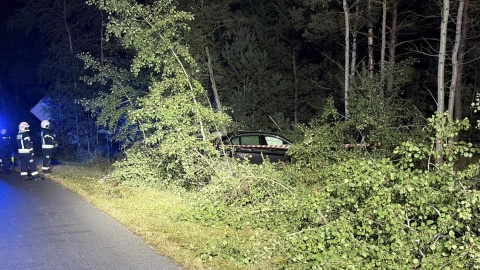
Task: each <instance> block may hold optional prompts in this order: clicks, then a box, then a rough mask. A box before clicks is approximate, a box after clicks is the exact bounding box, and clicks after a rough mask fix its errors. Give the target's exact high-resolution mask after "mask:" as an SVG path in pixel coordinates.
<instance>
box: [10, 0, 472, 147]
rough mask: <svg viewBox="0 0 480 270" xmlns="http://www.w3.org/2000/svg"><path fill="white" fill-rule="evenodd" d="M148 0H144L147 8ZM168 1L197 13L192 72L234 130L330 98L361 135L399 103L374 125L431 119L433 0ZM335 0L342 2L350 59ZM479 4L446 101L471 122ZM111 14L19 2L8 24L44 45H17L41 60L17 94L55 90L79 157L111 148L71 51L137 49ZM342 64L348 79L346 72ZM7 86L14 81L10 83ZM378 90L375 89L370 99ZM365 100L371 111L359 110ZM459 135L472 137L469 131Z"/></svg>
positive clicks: (67, 141) (95, 89) (123, 62)
mask: <svg viewBox="0 0 480 270" xmlns="http://www.w3.org/2000/svg"><path fill="white" fill-rule="evenodd" d="M94 2H95V1H92V2H91V3H94ZM133 2H135V1H133ZM140 2H141V1H140ZM150 2H151V3H150ZM154 2H155V1H147V2H145V3H146V5H147V6H148V5H153V3H154ZM450 2H452V4H451V7H450V10H451V12H450V15H449V18H448V19H449V20H448V29H447V30H448V31H447V48H446V64H447V65H446V69H445V73H444V76H445V89H446V91H445V93H446V97H447V98H445V99H444V100H445V104H447V101H448V96H449V93H450V92H452V89H450V88H449V87H450V85H451V78H452V71H453V69H452V64H451V63H452V52H453V49H454V43H455V37H456V36H455V34H456V28H455V26H456V18H457V16H458V14H456V12H455V11H456V10H457V9H458V3H459V2H458V1H450ZM169 3H170V4H171V5H176V6H177V7H178V9H180V10H184V11H187V12H189V13H191V14H192V15H193V16H194V19H193V20H189V22H188V24H189V26H190V30H189V31H187V32H185V33H184V35H183V37H182V39H183V41H182V42H184V43H186V44H188V48H189V50H190V52H191V54H192V56H193V57H194V58H195V59H196V61H197V63H198V68H199V71H200V73H199V80H200V82H201V84H202V85H203V87H204V88H205V89H206V90H207V91H208V95H209V100H210V102H211V104H212V106H214V107H215V108H217V109H221V110H222V111H225V112H228V114H229V115H230V116H232V117H233V119H234V120H235V121H237V123H238V125H237V127H236V128H241V129H254V130H271V131H279V132H283V133H287V134H288V132H289V130H292V127H293V126H294V125H295V124H301V123H309V122H310V121H311V120H312V119H314V118H316V117H319V116H320V115H321V114H322V108H323V107H324V106H325V104H326V100H327V98H329V97H332V98H333V99H334V102H335V106H336V107H337V109H338V110H339V111H340V112H341V114H342V115H343V116H344V117H345V118H347V117H348V118H349V119H352V120H355V121H359V122H363V123H364V124H363V126H362V127H360V130H358V131H356V132H357V133H362V132H363V133H364V134H366V133H368V130H369V129H371V128H372V126H375V125H376V122H378V116H375V114H383V113H384V112H385V111H392V112H395V113H398V110H399V108H398V107H403V108H404V110H406V111H407V112H408V114H411V115H410V116H408V117H405V118H403V119H396V120H392V119H390V120H389V123H382V124H384V125H396V126H399V125H405V126H408V125H415V124H417V123H415V121H411V119H413V118H417V117H419V118H422V117H424V118H428V117H429V116H430V115H432V113H433V112H435V111H436V110H437V105H438V104H437V100H438V97H437V95H438V93H437V89H438V76H437V75H438V74H437V71H438V62H439V61H438V59H439V58H438V54H439V48H440V23H441V17H442V6H441V5H440V3H439V2H438V1H433V0H431V1H430V0H422V1H406V0H405V1H403V0H385V1H370V0H355V1H343V2H342V1H323V0H317V1H311V0H308V1H307V0H281V1H274V2H265V1H253V0H251V1H249V0H244V1H233V0H219V1H183V0H180V1H178V2H173V1H172V2H170V1H169ZM343 4H346V7H347V9H348V33H349V34H348V37H349V42H348V45H349V51H348V55H349V59H348V64H349V66H348V67H346V62H345V57H346V54H345V48H346V43H345V34H346V30H347V28H346V20H345V14H346V13H345V10H344V6H343ZM476 5H477V4H476V2H474V1H465V5H464V6H465V9H464V10H465V12H464V16H463V18H464V21H463V29H462V32H461V34H462V36H461V47H460V51H459V57H458V59H461V63H460V65H461V69H460V71H461V72H460V74H459V76H458V78H459V79H458V83H457V84H456V89H457V90H455V91H456V93H457V94H456V96H455V103H454V104H455V107H454V109H450V110H451V111H453V110H454V111H455V114H454V117H455V118H456V119H460V118H463V117H465V116H468V117H470V118H471V120H472V123H474V122H475V121H476V119H475V116H474V115H473V114H472V110H471V106H470V104H471V103H472V102H473V101H474V100H473V99H474V97H475V93H476V92H475V89H476V88H478V86H477V77H478V73H477V66H478V45H477V44H478V39H479V37H478V33H477V32H476V31H477V29H478V27H476V26H477V24H478V14H479V13H478V6H476ZM108 20H109V16H108V13H107V12H105V11H102V10H101V9H99V8H97V7H96V6H94V5H89V4H87V3H85V1H81V0H78V1H77V0H75V1H48V0H42V1H33V0H32V1H30V0H25V1H19V3H18V4H17V6H16V9H15V12H14V13H13V15H12V16H10V18H9V27H10V29H22V30H25V31H26V32H27V34H28V36H27V37H32V36H33V37H36V39H35V43H38V45H41V46H40V47H38V48H41V51H39V52H35V53H28V54H26V55H28V56H34V58H35V59H39V60H38V61H33V59H32V62H31V63H32V64H34V65H35V66H34V67H32V66H29V67H28V68H29V69H30V71H28V72H33V70H34V71H35V74H36V75H37V80H36V82H39V84H38V85H35V86H33V85H32V86H22V88H23V89H22V91H26V95H25V96H26V97H31V96H32V95H33V94H30V93H31V92H34V93H37V94H35V95H33V99H38V98H40V97H41V96H40V95H39V94H38V93H43V94H44V95H46V96H49V97H51V98H52V99H54V100H55V103H54V104H55V106H54V108H53V110H54V111H55V112H54V113H53V114H54V115H55V118H58V119H54V122H56V125H55V126H56V127H57V131H58V133H59V134H61V136H62V137H63V138H62V141H63V142H64V143H63V144H62V146H63V149H65V150H64V152H65V153H67V152H70V150H72V148H74V149H75V150H76V151H77V152H79V153H80V155H85V154H87V155H96V154H95V152H96V151H98V150H99V149H100V148H105V146H106V145H108V146H112V145H110V144H108V143H107V142H109V141H110V137H109V136H110V135H114V134H109V132H107V131H104V130H103V129H105V127H99V126H98V125H97V123H95V121H94V118H91V116H92V114H91V113H86V112H85V110H84V107H83V106H82V104H81V102H80V100H81V99H91V98H95V97H98V95H99V94H100V93H102V92H105V91H109V87H108V86H105V85H103V86H102V85H100V84H88V83H86V80H82V78H85V76H90V75H92V74H91V72H92V71H91V70H88V69H85V64H84V61H82V59H81V58H79V57H78V55H80V54H83V53H88V54H89V55H90V56H92V57H94V58H95V59H99V61H100V62H101V63H103V64H106V63H108V64H114V65H115V66H116V67H119V68H126V69H128V68H129V65H130V64H131V60H132V59H133V58H134V57H135V52H134V51H132V50H129V49H125V48H122V47H121V46H119V44H118V43H117V42H116V41H115V38H113V37H111V38H110V39H107V35H106V34H105V31H106V29H105V27H106V25H107V22H108ZM11 31H14V30H11ZM16 31H17V32H14V33H17V34H18V30H16ZM14 41H15V40H12V42H14ZM6 46H8V45H6ZM39 50H40V49H39ZM2 51H3V52H4V53H6V52H7V51H8V50H2ZM24 56H25V55H24ZM7 58H9V57H7ZM15 58H16V60H15V61H16V62H15V64H12V65H6V66H5V67H3V68H2V69H3V71H2V72H3V74H5V75H6V76H3V77H2V82H1V83H2V85H7V84H11V82H12V80H14V81H16V82H17V83H20V82H19V81H20V79H18V78H17V79H15V78H14V76H17V75H15V74H18V72H20V71H16V70H17V69H19V68H20V67H21V66H20V63H19V62H20V61H21V59H22V55H18V54H16V56H15ZM382 61H383V62H382ZM36 63H38V64H36ZM346 68H348V71H347V73H348V80H345V74H346V73H345V69H346ZM145 76H147V75H145ZM136 80H137V82H136V84H137V86H135V87H134V88H136V90H138V91H140V92H139V93H138V95H139V96H142V95H143V94H145V93H146V92H147V91H148V83H145V78H142V74H139V76H138V77H137V78H136ZM142 80H144V81H143V82H142ZM347 81H348V85H346V82H347ZM21 83H26V82H24V81H23V82H21ZM16 89H17V90H16V91H18V89H19V86H17V87H16ZM29 89H32V90H29ZM38 89H40V90H38ZM142 92H143V94H142ZM10 95H12V93H9V92H5V91H3V92H2V100H3V102H2V106H3V108H4V109H5V108H8V106H9V105H8V104H6V103H5V100H12V97H10ZM372 95H373V96H372ZM376 95H379V96H381V97H382V98H381V99H377V97H376ZM346 96H348V104H347V105H345V104H346V102H345V101H346V100H345V97H346ZM18 98H24V97H23V95H22V97H21V96H19V95H17V97H16V98H14V99H15V100H17V99H18ZM366 100H367V101H366ZM19 102H20V103H21V101H19ZM27 104H31V102H30V103H27ZM365 106H366V107H367V108H365ZM369 110H370V113H365V112H366V111H369ZM407 112H403V113H401V114H404V113H405V114H406V113H407ZM369 114H370V116H369ZM372 114H373V115H372ZM415 114H418V115H415ZM357 126H358V125H357ZM392 128H393V126H392ZM466 136H468V139H469V140H476V138H475V135H474V134H466ZM360 137H362V136H360ZM363 137H364V139H365V136H363Z"/></svg>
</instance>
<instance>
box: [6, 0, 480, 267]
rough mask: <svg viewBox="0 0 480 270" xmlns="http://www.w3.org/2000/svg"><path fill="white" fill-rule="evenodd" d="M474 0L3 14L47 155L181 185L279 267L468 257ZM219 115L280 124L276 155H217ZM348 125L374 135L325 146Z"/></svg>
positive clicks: (226, 1)
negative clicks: (24, 36) (19, 40)
mask: <svg viewBox="0 0 480 270" xmlns="http://www.w3.org/2000/svg"><path fill="white" fill-rule="evenodd" d="M479 8H480V6H479V3H478V2H477V1H471V0H455V1H453V0H442V1H440V0H415V1H410V0H378V1H373V0H343V1H340V0H277V1H258V0H237V1H235V0H217V1H203V0H177V1H174V0H138V1H135V0H124V1H117V0H87V1H86V2H85V0H69V1H66V0H62V1H51V0H21V1H19V4H18V6H17V8H16V9H15V12H14V13H13V14H12V15H11V16H10V17H9V21H8V23H9V27H10V29H21V30H25V31H26V33H28V35H29V36H32V35H33V36H34V37H35V38H36V39H35V40H36V42H38V43H39V44H40V45H41V47H40V49H39V54H38V55H37V58H38V60H37V61H36V62H35V63H38V65H37V66H35V70H36V74H37V76H38V80H37V81H38V82H40V85H38V86H36V87H31V88H29V89H30V90H28V91H32V92H35V93H37V92H39V91H40V92H41V93H43V94H44V95H45V96H48V97H49V98H50V100H51V107H50V113H51V115H52V120H51V122H52V124H53V126H54V127H55V131H56V133H57V136H58V139H59V141H60V143H61V147H60V149H59V152H61V153H59V154H62V155H63V156H70V157H71V155H72V153H75V154H76V156H75V158H76V159H79V160H82V161H85V162H88V161H91V160H94V159H96V158H108V159H111V160H112V161H114V162H115V168H116V170H115V173H114V175H113V176H112V177H115V178H116V179H120V180H121V181H122V183H123V184H125V185H131V186H143V185H149V186H168V185H178V186H181V187H183V188H186V189H191V190H198V192H199V193H200V194H202V196H203V197H202V196H199V197H202V198H203V199H204V200H203V201H200V202H198V205H199V211H198V212H197V214H198V215H194V216H190V217H188V218H190V219H192V220H196V221H199V222H204V223H207V224H208V223H209V222H223V223H225V224H229V225H232V226H233V224H237V225H238V224H247V221H248V226H252V227H258V228H268V229H269V232H273V233H274V234H276V235H277V236H276V237H273V236H271V235H268V236H267V234H266V235H265V236H264V237H265V241H267V242H268V245H269V249H264V250H262V251H261V252H259V253H258V254H257V255H256V256H263V257H264V258H267V257H268V258H280V259H279V261H278V262H277V263H278V264H280V265H288V267H287V268H300V269H346V268H358V269H371V268H376V269H377V268H378V269H400V268H405V269H413V268H425V269H439V268H445V269H448V268H450V269H462V268H463V269H467V268H468V269H472V268H474V267H478V266H479V265H480V249H479V245H480V240H479V239H478V237H477V235H478V234H479V233H480V231H479V229H480V216H479V213H480V211H479V210H480V209H479V208H480V200H479V199H480V194H479V192H478V187H479V186H480V183H479V180H478V173H479V166H478V164H477V163H478V162H477V161H474V160H475V157H476V151H477V150H476V149H477V148H476V147H475V146H476V145H477V144H478V143H479V140H480V138H479V136H478V135H477V134H478V129H477V119H478V115H477V110H478V107H479V106H480V105H479V103H478V102H479V100H478V96H477V92H478V88H479V85H478V83H477V81H478V79H479V78H480V73H479V72H477V67H479V66H480V65H479V64H480V63H479V62H480V61H479V60H480V59H479V57H480V47H479V45H478V44H480V43H479V40H480V35H479V34H480V33H479V29H480V28H479V22H480V21H479V19H480V18H479V15H480V12H479ZM6 58H8V56H6ZM2 70H3V71H4V74H3V75H5V76H3V77H2V78H7V77H9V76H10V77H12V76H15V70H9V69H8V68H7V67H2ZM1 83H2V85H7V84H8V82H7V81H2V82H1ZM39 89H41V90H39ZM0 90H1V89H0ZM1 94H2V95H1V97H2V104H1V106H2V108H3V109H4V110H5V109H9V108H10V107H9V106H16V104H13V103H12V104H8V103H5V100H8V98H7V95H8V93H4V92H1ZM237 130H264V131H274V132H278V133H282V134H284V135H286V136H287V137H289V138H291V139H292V140H293V141H294V144H293V145H292V147H291V149H289V155H291V156H292V159H293V161H292V163H291V164H268V163H267V164H264V165H261V166H256V165H251V164H247V163H243V162H237V163H231V162H230V161H226V160H223V159H221V158H220V157H219V153H218V151H217V149H216V148H215V147H214V145H215V141H216V140H217V139H218V134H225V133H230V132H235V131H237ZM352 142H367V143H380V144H381V145H382V147H380V148H379V149H365V148H362V149H353V150H346V149H339V148H336V147H334V146H335V145H339V144H342V143H352ZM199 200H200V199H199ZM212 202H215V203H212ZM231 211H234V213H236V215H233V216H232V215H230V214H229V213H231ZM212 213H215V214H212ZM253 220H255V222H253ZM279 239H281V240H279ZM244 255H245V254H242V255H241V256H244ZM347 255H348V256H347ZM229 256H233V257H235V256H236V255H235V254H234V252H233V251H232V254H229ZM238 256H239V257H240V255H238ZM346 256H347V257H348V259H347V257H346ZM257 259H258V258H257ZM250 263H255V260H253V261H250ZM279 268H280V269H282V268H281V267H279Z"/></svg>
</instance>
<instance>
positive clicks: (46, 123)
mask: <svg viewBox="0 0 480 270" xmlns="http://www.w3.org/2000/svg"><path fill="white" fill-rule="evenodd" d="M40 126H41V127H42V128H43V129H49V128H50V122H49V121H48V120H43V121H42V123H40Z"/></svg>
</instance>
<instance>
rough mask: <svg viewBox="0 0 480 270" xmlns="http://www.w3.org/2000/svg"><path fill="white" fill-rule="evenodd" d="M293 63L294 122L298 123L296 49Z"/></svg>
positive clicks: (293, 53) (293, 54)
mask: <svg viewBox="0 0 480 270" xmlns="http://www.w3.org/2000/svg"><path fill="white" fill-rule="evenodd" d="M292 65H293V80H294V90H295V97H294V119H293V121H294V123H295V125H297V124H298V78H297V57H296V56H295V51H293V52H292Z"/></svg>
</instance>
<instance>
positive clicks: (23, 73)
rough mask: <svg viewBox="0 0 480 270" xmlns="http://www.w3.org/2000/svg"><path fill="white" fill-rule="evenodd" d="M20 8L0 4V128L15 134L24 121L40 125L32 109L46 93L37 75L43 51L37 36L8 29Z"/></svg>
mask: <svg viewBox="0 0 480 270" xmlns="http://www.w3.org/2000/svg"><path fill="white" fill-rule="evenodd" d="M17 6H18V4H17V1H15V0H0V20H1V21H0V27H1V28H0V29H1V33H2V34H1V35H0V59H1V61H0V126H1V128H7V129H9V130H10V131H12V132H16V129H17V126H18V124H19V123H20V122H22V121H27V122H29V123H30V125H31V126H36V125H37V124H38V123H36V122H39V120H38V119H37V118H36V117H35V116H33V115H32V114H31V113H30V109H31V108H32V107H33V106H34V105H35V104H36V103H37V102H38V101H39V100H40V99H41V98H42V97H43V95H44V94H43V93H44V92H45V89H44V88H43V87H42V86H41V85H40V83H39V81H38V77H37V73H36V68H37V64H38V59H40V56H41V49H40V43H39V41H38V40H37V39H36V37H35V36H36V35H35V33H30V34H28V35H27V34H26V33H25V32H24V31H23V30H20V29H9V27H8V22H7V21H8V18H9V16H10V15H11V14H12V12H13V10H14V8H15V7H17ZM38 125H39V124H38Z"/></svg>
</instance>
